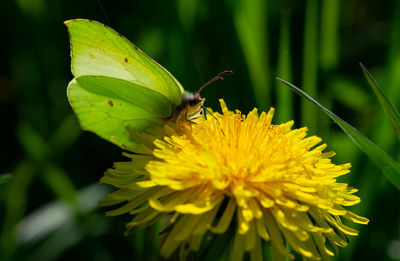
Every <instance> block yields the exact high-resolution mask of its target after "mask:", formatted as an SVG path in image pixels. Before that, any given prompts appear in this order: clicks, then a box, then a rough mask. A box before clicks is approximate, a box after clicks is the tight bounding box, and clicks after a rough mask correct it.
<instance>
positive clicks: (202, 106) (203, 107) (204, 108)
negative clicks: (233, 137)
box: [201, 105, 225, 136]
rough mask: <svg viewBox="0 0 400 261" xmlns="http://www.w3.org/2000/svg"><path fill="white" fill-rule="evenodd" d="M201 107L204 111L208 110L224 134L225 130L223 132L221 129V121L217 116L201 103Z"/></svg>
mask: <svg viewBox="0 0 400 261" xmlns="http://www.w3.org/2000/svg"><path fill="white" fill-rule="evenodd" d="M201 108H202V109H203V110H204V111H205V112H208V113H209V114H210V115H211V116H213V118H214V119H215V120H216V121H217V122H218V125H219V127H220V129H221V131H222V134H223V135H224V136H225V132H224V130H223V129H222V126H221V123H220V122H219V120H218V119H217V117H215V115H214V114H212V112H211V111H209V110H208V109H207V108H206V107H205V106H204V105H201ZM204 118H206V114H205V113H204ZM206 119H207V118H206Z"/></svg>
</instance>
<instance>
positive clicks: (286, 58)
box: [276, 13, 293, 123]
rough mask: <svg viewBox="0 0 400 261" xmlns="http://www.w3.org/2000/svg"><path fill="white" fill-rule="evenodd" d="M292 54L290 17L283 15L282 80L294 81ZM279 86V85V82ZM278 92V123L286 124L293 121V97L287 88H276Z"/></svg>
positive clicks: (280, 66) (280, 61) (280, 55)
mask: <svg viewBox="0 0 400 261" xmlns="http://www.w3.org/2000/svg"><path fill="white" fill-rule="evenodd" d="M290 57H291V52H290V16H289V14H285V13H282V15H281V27H280V36H279V54H278V66H277V67H278V68H277V75H279V76H280V77H282V78H285V79H288V81H291V79H292V69H291V67H292V64H291V59H290ZM277 84H279V83H278V82H277ZM276 90H277V103H276V104H277V105H276V108H277V122H279V123H281V122H286V121H289V120H292V119H293V95H292V93H291V91H290V90H288V89H287V88H276Z"/></svg>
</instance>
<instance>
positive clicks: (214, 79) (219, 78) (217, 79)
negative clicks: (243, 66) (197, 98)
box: [195, 70, 233, 95]
mask: <svg viewBox="0 0 400 261" xmlns="http://www.w3.org/2000/svg"><path fill="white" fill-rule="evenodd" d="M232 73H233V71H231V70H228V71H223V72H220V73H219V74H218V75H217V76H215V77H214V78H212V79H211V80H209V81H208V82H206V83H205V84H204V85H203V86H201V87H200V89H199V90H198V91H197V92H196V93H195V95H199V94H200V92H201V91H202V90H203V89H204V87H206V86H207V85H210V84H211V83H213V82H216V81H223V80H224V78H223V76H225V75H229V74H232Z"/></svg>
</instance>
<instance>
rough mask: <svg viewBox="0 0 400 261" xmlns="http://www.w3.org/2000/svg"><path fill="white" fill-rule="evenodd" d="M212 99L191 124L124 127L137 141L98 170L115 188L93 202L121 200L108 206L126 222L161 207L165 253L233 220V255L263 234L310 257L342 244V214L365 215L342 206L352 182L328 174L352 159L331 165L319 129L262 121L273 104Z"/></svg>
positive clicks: (155, 214) (256, 250) (157, 214)
mask: <svg viewBox="0 0 400 261" xmlns="http://www.w3.org/2000/svg"><path fill="white" fill-rule="evenodd" d="M220 102H221V107H222V112H223V113H222V114H218V113H215V114H214V116H215V117H216V119H218V120H216V119H213V118H211V117H209V119H208V120H206V119H204V118H203V117H201V118H199V119H197V123H198V124H193V123H187V122H186V121H185V120H182V117H181V118H178V120H177V123H176V124H171V123H167V124H166V125H165V126H164V127H163V128H160V129H155V130H152V133H147V134H146V133H135V132H134V131H132V135H133V136H134V138H135V139H136V140H137V139H140V140H141V141H142V142H143V145H141V146H139V147H138V148H137V149H136V150H135V151H133V152H134V154H126V156H128V157H130V158H131V161H129V162H119V163H116V164H115V166H114V168H113V169H110V170H108V171H107V172H106V173H105V176H104V177H103V178H102V182H104V183H108V184H111V185H113V186H116V187H118V188H119V190H118V191H116V192H113V193H111V194H109V195H108V196H107V197H106V198H105V199H104V200H103V201H102V202H101V205H107V206H109V205H115V204H121V203H125V204H124V205H122V206H121V207H120V208H118V209H115V210H112V211H109V212H108V213H107V214H108V215H111V216H112V215H120V214H124V213H130V214H133V215H135V216H134V218H133V219H132V221H131V222H129V223H128V224H127V227H128V229H131V228H133V227H135V226H147V225H151V224H154V223H155V222H156V221H158V220H160V219H161V218H163V217H165V216H166V215H169V216H170V219H169V221H168V222H169V226H168V228H169V229H168V232H167V233H166V234H167V235H166V239H165V240H164V242H163V245H162V246H161V251H160V254H161V255H162V256H163V257H165V258H168V257H170V256H171V255H172V254H173V253H174V252H175V250H177V249H178V248H179V247H180V248H181V250H180V251H181V253H184V252H185V251H186V249H189V250H193V251H197V250H198V249H199V248H200V245H201V242H202V241H203V237H204V236H205V235H206V233H212V234H213V235H220V234H224V233H226V232H227V231H228V230H229V229H232V228H235V233H234V236H233V239H232V242H233V245H232V252H231V253H230V254H231V258H232V260H241V259H242V258H243V256H244V254H245V253H246V252H249V254H250V257H251V259H252V260H260V259H262V242H263V241H267V242H270V243H271V246H272V250H273V254H274V256H275V257H277V258H283V257H288V258H291V259H293V258H294V255H293V253H292V252H290V251H288V250H287V245H289V246H290V247H291V249H293V250H294V251H295V252H297V253H299V254H300V255H302V256H303V257H305V258H310V259H315V260H320V259H323V260H326V259H329V257H330V256H333V255H334V251H333V250H334V249H335V248H336V246H340V247H344V246H346V245H347V240H346V239H347V237H346V235H352V236H354V235H357V233H358V232H357V231H356V230H354V229H352V228H349V227H347V226H345V225H344V224H343V223H342V221H341V218H344V219H347V220H350V221H352V222H355V223H359V224H367V223H368V219H366V218H364V217H360V216H357V215H356V214H354V213H352V212H350V211H348V210H346V209H345V208H344V207H346V206H352V205H355V204H357V203H359V202H360V199H359V198H358V197H357V196H355V195H353V193H355V192H356V191H357V190H356V189H354V188H351V187H348V185H347V184H345V183H338V182H337V180H336V178H337V177H339V176H341V175H344V174H347V173H349V168H350V167H351V165H350V164H349V163H347V164H342V165H335V164H333V163H332V162H331V160H330V158H331V157H332V156H333V155H334V152H323V150H324V149H325V148H326V144H320V143H321V138H319V137H316V136H311V137H306V135H307V128H300V129H293V130H292V129H291V127H292V125H293V121H290V122H287V123H284V124H280V125H274V124H271V120H272V117H273V113H274V109H273V108H271V109H270V111H269V112H268V113H265V112H262V113H261V114H260V115H259V114H258V112H257V110H256V109H254V110H253V111H251V112H250V113H249V114H248V115H247V116H246V115H243V114H241V113H240V111H236V112H232V111H229V110H228V109H227V107H226V105H225V103H224V102H223V101H222V100H221V101H220ZM155 135H156V136H157V135H158V136H159V138H157V139H154V136H155ZM332 247H333V250H332ZM182 249H183V250H182ZM186 252H187V251H186ZM186 254H187V253H186ZM182 256H183V257H184V256H185V254H183V255H182Z"/></svg>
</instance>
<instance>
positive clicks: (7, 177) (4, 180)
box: [0, 173, 11, 184]
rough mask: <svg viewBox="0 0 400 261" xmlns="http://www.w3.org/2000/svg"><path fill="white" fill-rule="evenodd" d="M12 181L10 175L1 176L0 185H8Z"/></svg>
mask: <svg viewBox="0 0 400 261" xmlns="http://www.w3.org/2000/svg"><path fill="white" fill-rule="evenodd" d="M10 179H11V174H10V173H7V174H3V175H0V184H3V183H7V182H9V181H10Z"/></svg>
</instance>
